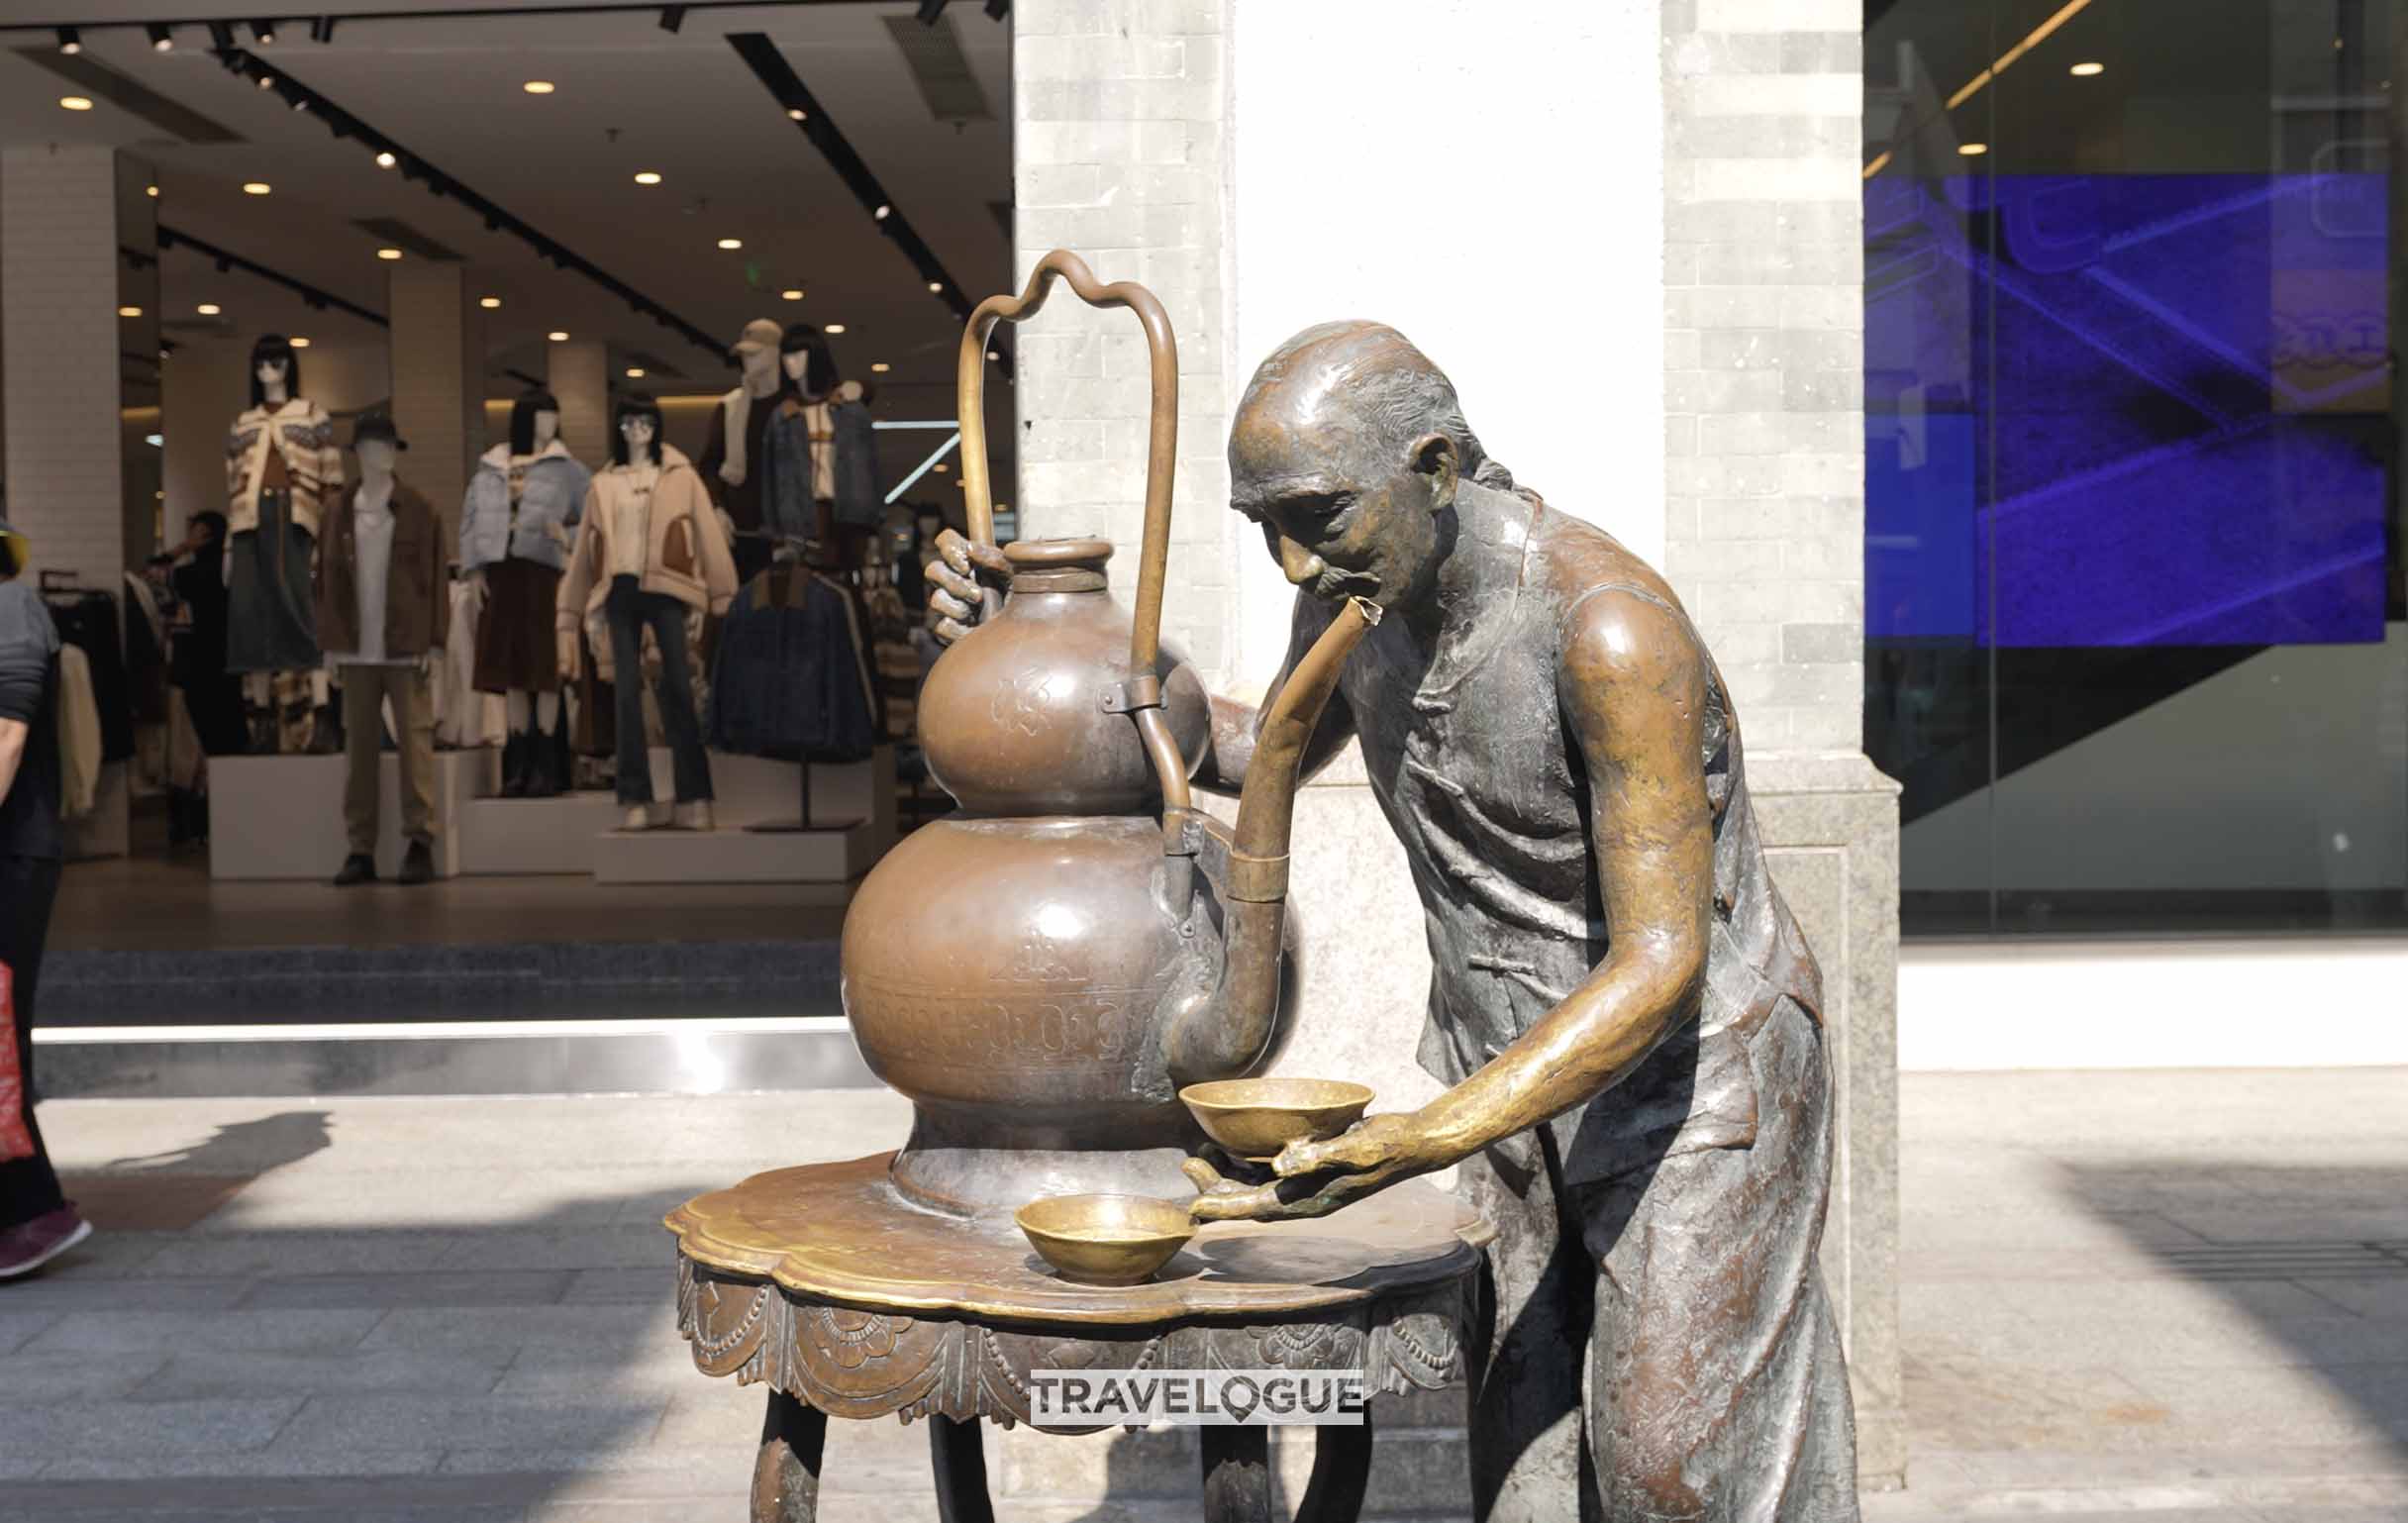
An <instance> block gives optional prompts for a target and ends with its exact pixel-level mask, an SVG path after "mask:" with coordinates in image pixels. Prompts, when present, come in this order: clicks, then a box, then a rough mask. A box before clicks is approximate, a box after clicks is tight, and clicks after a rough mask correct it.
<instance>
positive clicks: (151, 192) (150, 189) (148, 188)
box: [143, 185, 158, 201]
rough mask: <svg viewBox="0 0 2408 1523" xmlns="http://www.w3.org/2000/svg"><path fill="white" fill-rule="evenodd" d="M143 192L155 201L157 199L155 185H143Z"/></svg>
mask: <svg viewBox="0 0 2408 1523" xmlns="http://www.w3.org/2000/svg"><path fill="white" fill-rule="evenodd" d="M143 194H144V195H147V196H149V197H150V198H151V200H153V201H155V200H157V199H158V187H157V186H156V185H145V186H144V187H143Z"/></svg>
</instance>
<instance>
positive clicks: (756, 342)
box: [694, 317, 784, 582]
mask: <svg viewBox="0 0 2408 1523" xmlns="http://www.w3.org/2000/svg"><path fill="white" fill-rule="evenodd" d="M783 336H784V331H783V330H782V329H780V328H779V327H778V326H777V324H776V323H775V322H773V321H772V320H770V319H768V318H765V317H756V318H754V319H753V321H751V322H749V323H747V324H745V331H744V333H743V334H742V335H740V336H739V337H738V338H737V340H736V343H735V345H734V347H733V348H731V349H730V350H729V351H728V353H729V354H731V355H734V356H735V357H736V360H737V362H738V363H740V364H742V365H743V366H744V378H743V380H741V381H739V382H738V383H737V386H736V389H734V390H733V391H730V392H729V393H728V394H727V395H726V396H724V397H721V398H720V399H719V406H718V407H716V408H714V409H713V410H712V412H711V432H710V436H709V437H708V438H707V439H706V440H704V442H703V447H702V458H700V459H699V460H696V461H695V462H694V468H695V469H696V470H698V471H700V472H701V473H702V481H703V485H704V486H705V487H707V488H708V489H709V491H710V493H711V500H712V501H713V502H715V503H717V504H718V505H719V506H720V508H721V510H722V511H724V512H725V513H726V514H727V515H728V521H729V523H730V524H732V525H733V526H734V527H735V530H736V541H735V544H734V546H733V549H734V552H735V556H736V576H737V580H738V581H740V582H743V581H749V580H751V579H752V577H753V573H754V572H755V571H758V570H759V569H761V567H763V566H765V565H767V564H768V563H769V554H770V549H771V546H772V543H773V542H772V540H771V539H770V538H769V536H768V534H767V532H766V530H767V525H766V523H765V522H764V514H763V510H762V495H763V494H762V490H761V483H762V481H763V479H764V478H765V477H766V475H767V474H768V471H767V449H768V443H767V434H768V428H769V414H770V410H771V403H772V402H773V401H774V400H775V399H776V397H777V393H778V384H779V376H780V373H781V372H780V370H779V368H778V344H779V341H780V340H781V339H782V338H783Z"/></svg>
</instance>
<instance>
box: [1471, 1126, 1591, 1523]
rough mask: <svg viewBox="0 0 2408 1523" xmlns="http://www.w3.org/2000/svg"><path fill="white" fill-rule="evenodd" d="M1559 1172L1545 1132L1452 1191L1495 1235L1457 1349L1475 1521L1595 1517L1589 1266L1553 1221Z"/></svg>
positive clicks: (1544, 1522) (1536, 1522) (1500, 1153)
mask: <svg viewBox="0 0 2408 1523" xmlns="http://www.w3.org/2000/svg"><path fill="white" fill-rule="evenodd" d="M1559 1173H1560V1170H1559V1169H1558V1168H1556V1161H1555V1157H1554V1152H1553V1139H1552V1138H1550V1137H1549V1136H1548V1135H1547V1134H1546V1133H1545V1132H1543V1131H1542V1132H1535V1133H1529V1134H1525V1135H1524V1136H1523V1137H1521V1138H1518V1139H1515V1140H1513V1141H1512V1142H1509V1143H1508V1144H1505V1145H1503V1146H1501V1147H1497V1148H1491V1149H1488V1150H1487V1151H1485V1152H1483V1153H1479V1154H1475V1155H1473V1156H1472V1157H1471V1158H1468V1159H1465V1160H1464V1161H1463V1164H1462V1166H1461V1172H1460V1174H1459V1179H1460V1183H1459V1184H1458V1185H1457V1187H1456V1192H1457V1194H1459V1195H1460V1196H1461V1197H1462V1199H1463V1202H1464V1203H1465V1204H1466V1205H1468V1206H1470V1207H1471V1208H1472V1209H1473V1210H1475V1211H1477V1212H1479V1213H1480V1214H1481V1215H1482V1216H1484V1217H1486V1218H1487V1219H1488V1221H1490V1222H1491V1223H1493V1224H1494V1225H1495V1227H1496V1229H1497V1237H1496V1240H1495V1241H1494V1242H1492V1243H1491V1244H1489V1246H1488V1254H1487V1259H1486V1263H1485V1264H1484V1265H1483V1267H1482V1269H1481V1271H1480V1275H1479V1279H1478V1283H1477V1288H1476V1290H1475V1292H1474V1296H1473V1302H1472V1305H1471V1307H1470V1309H1469V1317H1468V1319H1467V1320H1468V1325H1467V1328H1466V1333H1467V1337H1466V1339H1465V1347H1464V1351H1463V1352H1464V1358H1465V1364H1466V1367H1467V1378H1468V1381H1469V1384H1470V1386H1471V1397H1470V1405H1471V1512H1472V1516H1473V1517H1474V1518H1477V1519H1479V1520H1481V1523H1569V1520H1571V1519H1575V1518H1578V1519H1588V1518H1591V1517H1594V1516H1595V1514H1594V1512H1593V1510H1592V1497H1591V1495H1590V1492H1591V1490H1592V1488H1591V1487H1590V1486H1589V1485H1588V1484H1586V1483H1585V1482H1584V1480H1583V1477H1582V1473H1581V1469H1582V1467H1581V1449H1582V1446H1581V1439H1580V1420H1581V1419H1580V1395H1581V1378H1582V1370H1583V1365H1584V1357H1583V1353H1582V1351H1583V1348H1584V1347H1585V1345H1586V1344H1587V1342H1588V1338H1589V1325H1590V1322H1589V1303H1588V1288H1589V1282H1590V1277H1591V1271H1590V1268H1589V1264H1588V1259H1587V1255H1586V1253H1585V1252H1584V1251H1583V1250H1582V1249H1581V1247H1580V1245H1579V1242H1578V1241H1577V1239H1576V1238H1574V1239H1572V1240H1570V1241H1566V1237H1565V1228H1566V1224H1565V1223H1563V1222H1562V1220H1561V1219H1560V1217H1559V1216H1558V1214H1557V1210H1556V1202H1555V1190H1556V1180H1557V1178H1558V1177H1559Z"/></svg>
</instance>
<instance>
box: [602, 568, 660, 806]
mask: <svg viewBox="0 0 2408 1523" xmlns="http://www.w3.org/2000/svg"><path fill="white" fill-rule="evenodd" d="M636 597H637V592H636V589H635V587H634V586H633V585H632V584H631V583H629V582H623V581H614V582H612V583H611V589H610V601H609V602H608V603H607V604H605V605H604V607H603V621H604V622H605V623H606V624H607V625H608V626H609V628H610V661H611V667H612V675H611V684H612V686H611V691H612V695H613V696H612V702H611V708H612V710H613V713H614V715H615V717H616V724H615V727H614V728H616V729H617V730H618V732H619V734H618V737H617V739H618V743H619V745H618V751H619V802H620V803H622V804H649V803H651V802H652V758H651V757H649V756H647V755H646V754H645V747H644V634H643V625H642V623H641V622H640V615H639V614H638V613H637V610H636Z"/></svg>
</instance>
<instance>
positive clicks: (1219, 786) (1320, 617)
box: [1195, 592, 1355, 793]
mask: <svg viewBox="0 0 2408 1523" xmlns="http://www.w3.org/2000/svg"><path fill="white" fill-rule="evenodd" d="M1330 613H1331V609H1330V607H1329V605H1327V604H1324V603H1318V602H1315V601H1314V600H1313V599H1312V598H1310V597H1308V596H1307V595H1306V594H1304V593H1302V592H1299V593H1297V594H1296V606H1295V611H1294V613H1293V615H1292V616H1291V618H1290V620H1289V625H1288V637H1287V655H1286V657H1285V658H1284V659H1283V660H1281V661H1280V662H1279V675H1278V677H1277V678H1276V679H1274V680H1273V681H1272V683H1271V685H1270V688H1269V690H1268V691H1267V692H1265V693H1264V694H1263V698H1262V703H1263V704H1267V703H1269V702H1270V701H1271V699H1273V698H1275V697H1277V696H1278V695H1279V689H1280V688H1282V687H1284V686H1286V685H1287V678H1288V673H1289V672H1291V671H1294V670H1295V669H1296V662H1297V661H1299V660H1303V659H1304V653H1305V652H1307V651H1309V650H1311V649H1312V648H1313V642H1314V641H1316V640H1318V639H1320V638H1321V632H1322V631H1323V630H1325V629H1327V628H1328V627H1329V623H1330ZM1261 722H1262V705H1261V704H1253V703H1241V702H1239V701H1238V700H1237V699H1235V698H1224V697H1221V696H1220V695H1218V694H1215V695H1214V697H1213V700H1212V750H1211V752H1210V754H1209V755H1207V756H1206V757H1205V759H1204V764H1203V765H1202V766H1199V767H1197V768H1196V775H1195V783H1196V786H1197V787H1199V788H1209V789H1211V790H1212V791H1214V792H1216V793H1235V792H1237V791H1238V790H1239V789H1240V788H1242V787H1244V786H1246V768H1247V765H1248V763H1249V762H1253V761H1254V732H1255V731H1256V730H1257V729H1259V728H1260V727H1261ZM1354 738H1355V716H1354V714H1353V713H1352V712H1351V711H1350V710H1349V709H1348V708H1347V700H1346V694H1345V693H1343V692H1339V693H1333V694H1331V695H1330V704H1329V707H1328V708H1326V709H1323V710H1322V711H1321V723H1320V724H1319V725H1318V726H1316V727H1315V728H1314V730H1313V738H1312V740H1311V741H1310V742H1309V743H1308V744H1307V745H1306V746H1305V748H1304V775H1305V776H1306V777H1310V776H1312V775H1313V774H1314V773H1315V772H1318V771H1320V770H1321V769H1322V768H1323V767H1324V766H1327V765H1328V764H1329V763H1330V761H1331V759H1332V758H1334V757H1336V756H1337V755H1338V754H1339V753H1340V752H1342V751H1344V750H1346V747H1347V742H1349V741H1351V740H1353V739H1354Z"/></svg>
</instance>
